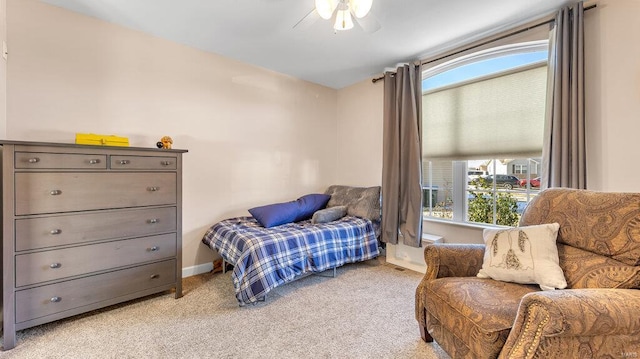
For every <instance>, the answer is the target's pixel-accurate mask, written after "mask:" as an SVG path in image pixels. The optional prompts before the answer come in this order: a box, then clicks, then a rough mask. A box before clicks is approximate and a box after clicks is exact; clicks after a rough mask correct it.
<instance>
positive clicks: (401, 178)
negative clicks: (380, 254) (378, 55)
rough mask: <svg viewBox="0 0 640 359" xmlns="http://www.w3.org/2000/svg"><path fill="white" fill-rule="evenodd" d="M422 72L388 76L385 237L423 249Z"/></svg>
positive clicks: (402, 70) (410, 69)
mask: <svg viewBox="0 0 640 359" xmlns="http://www.w3.org/2000/svg"><path fill="white" fill-rule="evenodd" d="M421 124H422V69H421V65H414V64H410V65H404V66H402V67H398V69H397V72H396V73H395V74H392V73H386V74H385V76H384V133H383V161H382V235H381V240H382V241H383V242H386V243H393V244H397V243H398V236H400V237H402V243H404V244H406V245H409V246H412V247H420V243H421V233H422V230H421V228H422V169H421V166H422V150H421V136H422V132H421Z"/></svg>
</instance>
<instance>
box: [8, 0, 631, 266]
mask: <svg viewBox="0 0 640 359" xmlns="http://www.w3.org/2000/svg"><path fill="white" fill-rule="evenodd" d="M5 2H7V27H8V31H7V40H8V45H9V48H10V50H11V51H10V52H11V54H10V60H9V62H8V65H6V63H5V62H4V61H2V65H1V66H0V76H3V71H5V67H6V73H7V81H6V92H3V91H4V88H0V135H2V134H3V132H2V131H4V128H5V125H6V136H1V137H2V138H8V139H15V140H36V141H57V142H73V137H74V134H75V133H76V132H95V133H108V134H111V133H113V134H119V135H124V136H128V137H129V138H130V139H131V143H132V145H134V146H143V147H152V146H153V145H154V143H155V142H156V141H157V139H158V138H159V137H161V136H162V135H165V134H167V135H171V136H172V137H173V138H174V141H175V147H177V148H186V149H189V151H190V152H189V153H187V154H186V155H185V181H184V208H185V209H184V223H183V228H184V255H183V257H184V266H185V267H189V266H193V265H197V264H202V263H206V262H208V261H210V260H211V258H212V253H211V252H210V251H209V250H208V249H207V248H204V246H203V245H201V244H200V238H201V236H202V234H203V233H204V231H205V230H206V228H207V227H208V226H209V225H210V224H211V223H213V222H215V221H217V220H220V219H222V218H226V217H229V216H233V215H243V214H247V212H246V209H247V208H248V207H251V206H254V205H259V204H264V203H267V202H272V201H279V200H288V199H292V198H295V197H296V196H298V195H301V194H304V193H307V192H311V191H318V190H322V189H323V188H324V187H325V186H326V185H328V184H330V183H345V184H353V185H362V186H369V185H378V184H380V181H381V169H382V87H383V85H382V83H378V84H372V83H371V82H370V81H369V80H367V81H363V82H361V83H358V84H355V85H353V86H350V87H348V88H345V89H342V90H340V91H335V90H331V89H328V88H324V87H321V86H317V85H313V84H309V83H306V82H303V81H300V80H296V79H294V78H290V77H287V76H283V75H279V74H276V73H273V72H270V71H266V70H263V69H259V68H256V67H252V66H249V65H245V64H242V63H239V62H236V61H231V60H228V59H225V58H223V57H220V56H216V55H213V54H209V53H204V52H201V51H198V50H195V49H192V48H189V47H185V46H181V45H178V44H175V43H172V42H169V41H165V40H161V39H157V38H154V37H152V36H149V35H145V34H142V33H139V32H136V31H132V30H128V29H124V28H122V27H118V26H115V25H111V24H108V23H105V22H102V21H99V20H95V19H92V18H88V17H84V16H81V15H77V14H74V13H71V12H68V11H65V10H61V9H58V8H55V7H52V6H49V5H45V4H43V3H40V2H37V1H35V0H0V10H4V8H3V6H4V3H5ZM3 13H4V12H3ZM638 13H640V0H601V1H599V2H598V7H597V9H595V10H590V11H589V12H587V16H586V33H587V34H586V36H587V41H586V51H587V64H586V65H587V68H586V72H587V106H586V113H587V122H588V123H587V129H588V138H587V140H588V143H587V146H588V156H589V160H588V166H589V168H588V177H589V178H588V183H589V187H590V188H591V189H594V190H607V191H640V185H639V184H638V180H637V178H638V177H640V169H638V167H637V166H636V158H635V157H636V153H637V150H636V149H635V146H634V145H635V143H636V142H637V139H636V134H637V133H640V121H638V114H639V113H640V61H639V60H640V42H638V41H635V40H636V39H635V38H636V37H637V36H636V34H638V33H640V23H639V22H637V21H636V20H635V14H638ZM2 21H3V20H2V19H0V36H2V37H4V34H3V33H2V31H3V27H2ZM0 85H2V86H3V87H4V81H2V79H1V78H0ZM3 93H6V94H7V95H6V98H7V109H6V114H7V116H6V121H5V120H4V117H3V116H4V112H5V111H4V110H3V108H2V106H3V104H2V100H3ZM425 230H426V231H427V232H430V233H432V234H437V235H441V236H444V237H445V240H446V241H447V242H468V243H478V242H480V241H481V230H480V229H478V228H469V227H460V226H455V225H447V224H440V223H437V224H434V223H427V224H426V225H425ZM390 252H393V255H394V256H397V258H398V259H399V260H400V262H402V261H405V262H407V263H409V264H413V265H414V266H415V265H420V262H421V261H422V250H421V249H414V248H409V247H406V246H395V247H394V248H392V251H390Z"/></svg>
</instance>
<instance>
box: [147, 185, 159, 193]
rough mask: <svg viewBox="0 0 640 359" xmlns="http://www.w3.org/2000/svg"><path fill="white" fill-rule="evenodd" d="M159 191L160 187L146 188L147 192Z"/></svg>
mask: <svg viewBox="0 0 640 359" xmlns="http://www.w3.org/2000/svg"><path fill="white" fill-rule="evenodd" d="M159 190H160V187H155V186H154V187H147V191H149V192H158V191H159Z"/></svg>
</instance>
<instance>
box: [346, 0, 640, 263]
mask: <svg viewBox="0 0 640 359" xmlns="http://www.w3.org/2000/svg"><path fill="white" fill-rule="evenodd" d="M638 14H640V0H600V1H598V6H597V8H596V9H593V10H589V11H587V13H586V15H585V38H586V43H585V51H586V54H585V55H586V86H587V90H586V117H587V131H588V134H587V152H588V153H587V155H588V169H587V171H588V179H587V182H588V187H589V189H592V190H604V191H633V192H640V181H639V180H638V179H639V178H640V166H638V159H637V157H638V149H637V143H638V133H640V41H638V34H640V22H638V21H637V15H638ZM367 86H369V89H367ZM344 93H349V94H352V96H350V98H351V101H356V100H357V101H358V102H359V103H361V104H369V103H372V102H373V101H378V100H380V99H381V96H382V86H378V85H371V83H366V84H365V83H361V84H357V85H354V86H352V87H348V88H346V89H343V90H340V92H339V94H338V98H339V99H341V98H343V96H344ZM364 97H370V99H367V98H364ZM374 99H375V100H374ZM339 104H340V105H339V106H338V113H344V112H343V105H342V103H341V102H339ZM366 111H367V115H368V116H370V117H371V121H373V122H375V123H382V109H381V107H376V108H375V111H379V112H375V111H372V109H371V108H368V109H367V110H366ZM359 121H360V120H359V119H358V117H357V116H355V115H351V116H341V117H339V122H340V126H341V127H345V128H348V127H350V125H349V124H348V123H345V122H353V126H355V125H356V124H357V123H358V122H359ZM379 136H380V137H379V138H377V139H372V140H371V141H369V143H368V144H367V143H364V141H359V142H358V143H357V147H358V148H355V147H354V148H349V145H348V144H346V143H343V141H340V142H342V143H339V148H340V150H341V152H343V153H351V154H352V155H351V156H349V157H347V158H345V159H344V160H342V161H343V162H344V161H346V162H347V163H358V162H359V161H360V160H361V161H371V157H370V156H369V154H370V153H382V134H381V133H380V135H379ZM379 161H382V160H381V157H380V159H379ZM340 162H341V161H339V163H340ZM338 167H339V168H341V169H342V171H339V173H338V180H342V179H343V178H344V179H349V178H353V177H355V176H359V175H360V174H362V175H366V176H369V177H367V178H366V179H363V180H368V181H377V180H379V178H380V175H379V174H368V173H366V172H362V171H360V173H359V172H358V171H355V170H354V171H349V168H348V166H346V165H342V166H341V165H339V166H338ZM423 230H424V231H425V232H428V233H431V234H436V235H439V236H443V237H444V239H445V241H446V242H459V243H482V229H481V228H480V227H464V226H460V225H450V224H443V223H434V222H427V223H425V225H424V228H423ZM387 260H388V261H392V262H394V263H396V264H403V263H404V265H405V266H406V267H409V268H412V269H415V268H416V267H421V270H424V269H425V268H424V260H423V256H422V249H415V248H411V247H407V246H404V245H398V246H389V250H388V251H387Z"/></svg>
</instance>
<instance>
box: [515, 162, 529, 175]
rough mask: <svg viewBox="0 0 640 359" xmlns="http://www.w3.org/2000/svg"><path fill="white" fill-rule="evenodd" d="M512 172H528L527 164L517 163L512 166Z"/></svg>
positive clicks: (520, 173)
mask: <svg viewBox="0 0 640 359" xmlns="http://www.w3.org/2000/svg"><path fill="white" fill-rule="evenodd" d="M511 173H514V174H519V175H522V174H527V166H526V165H521V164H517V163H516V164H514V165H513V166H512V169H511Z"/></svg>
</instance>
